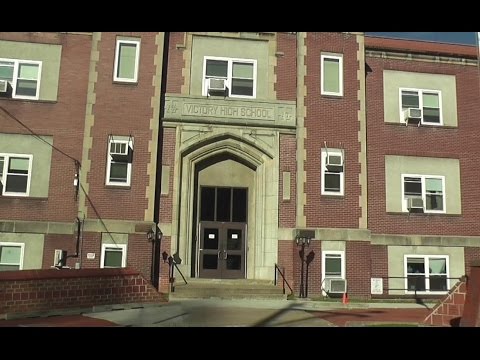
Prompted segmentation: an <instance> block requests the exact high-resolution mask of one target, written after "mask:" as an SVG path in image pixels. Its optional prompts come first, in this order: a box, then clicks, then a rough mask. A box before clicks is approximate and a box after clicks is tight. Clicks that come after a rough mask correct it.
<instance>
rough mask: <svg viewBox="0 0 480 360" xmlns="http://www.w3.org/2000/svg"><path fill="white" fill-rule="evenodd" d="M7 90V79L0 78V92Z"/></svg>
mask: <svg viewBox="0 0 480 360" xmlns="http://www.w3.org/2000/svg"><path fill="white" fill-rule="evenodd" d="M7 91H8V81H7V80H0V93H6V92H7Z"/></svg>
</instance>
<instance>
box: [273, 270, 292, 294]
mask: <svg viewBox="0 0 480 360" xmlns="http://www.w3.org/2000/svg"><path fill="white" fill-rule="evenodd" d="M277 272H278V273H279V274H280V276H281V277H282V289H283V294H284V295H285V284H287V286H288V288H289V289H290V295H292V294H293V290H292V287H291V286H290V284H289V283H288V281H287V279H285V268H283V272H282V270H280V268H279V267H278V265H277V264H275V277H274V282H273V283H274V285H275V286H277Z"/></svg>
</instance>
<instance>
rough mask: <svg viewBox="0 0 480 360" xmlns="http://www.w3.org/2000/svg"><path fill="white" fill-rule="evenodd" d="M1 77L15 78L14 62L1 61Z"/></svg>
mask: <svg viewBox="0 0 480 360" xmlns="http://www.w3.org/2000/svg"><path fill="white" fill-rule="evenodd" d="M0 79H2V80H9V81H12V80H13V63H7V62H4V61H0Z"/></svg>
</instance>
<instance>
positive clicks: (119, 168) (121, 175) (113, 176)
mask: <svg viewBox="0 0 480 360" xmlns="http://www.w3.org/2000/svg"><path fill="white" fill-rule="evenodd" d="M127 170H128V164H127V163H116V162H113V161H112V163H111V165H110V181H118V182H127Z"/></svg>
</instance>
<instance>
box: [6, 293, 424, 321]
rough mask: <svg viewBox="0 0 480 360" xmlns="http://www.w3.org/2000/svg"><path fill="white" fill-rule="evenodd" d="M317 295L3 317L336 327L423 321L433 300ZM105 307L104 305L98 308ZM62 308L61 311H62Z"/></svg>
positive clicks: (205, 301) (38, 319)
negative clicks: (318, 297)
mask: <svg viewBox="0 0 480 360" xmlns="http://www.w3.org/2000/svg"><path fill="white" fill-rule="evenodd" d="M427 306H428V308H427V307H426V306H425V305H421V304H416V303H392V302H388V303H387V302H385V303H377V302H370V303H360V302H359V303H356V302H353V303H352V302H351V303H349V304H342V302H341V301H339V302H331V301H312V300H249V299H245V300H222V299H188V300H187V299H185V300H172V301H170V302H169V303H162V304H150V305H145V306H143V307H142V308H133V309H132V308H128V305H127V306H124V310H115V311H111V310H110V308H115V309H119V308H120V309H121V308H122V305H118V306H115V307H109V308H107V307H104V310H107V309H108V311H98V312H95V313H86V314H83V315H66V316H52V317H40V318H26V319H16V320H0V327H5V326H10V327H11V326H14V327H19V326H20V327H32V326H37V327H40V326H47V327H104V326H132V327H225V326H235V327H237V326H241V327H260V326H267V327H305V326H307V327H335V326H364V325H365V324H368V323H403V324H406V323H414V324H422V322H423V320H424V319H425V317H426V316H427V315H428V314H429V312H430V310H429V308H430V309H431V308H432V307H433V304H427ZM98 310H102V307H98ZM57 313H58V312H57Z"/></svg>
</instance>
